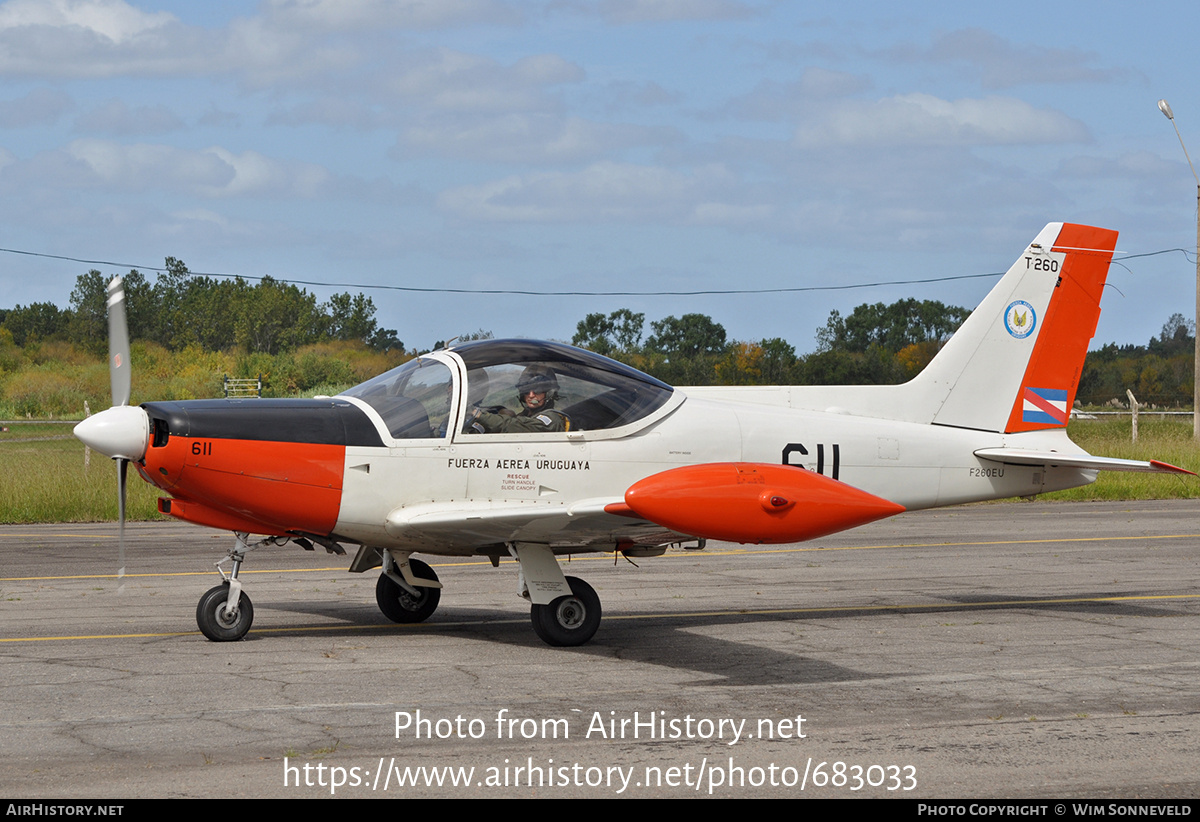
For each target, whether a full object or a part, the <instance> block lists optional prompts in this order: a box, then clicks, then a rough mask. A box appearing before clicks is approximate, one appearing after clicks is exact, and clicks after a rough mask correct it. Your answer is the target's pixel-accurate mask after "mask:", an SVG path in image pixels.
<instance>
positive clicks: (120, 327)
mask: <svg viewBox="0 0 1200 822" xmlns="http://www.w3.org/2000/svg"><path fill="white" fill-rule="evenodd" d="M108 373H109V377H110V378H111V379H112V404H113V405H129V392H130V376H129V328H128V326H127V325H126V324H125V283H124V282H123V281H122V280H121V278H120V277H114V278H113V281H112V282H111V283H109V284H108Z"/></svg>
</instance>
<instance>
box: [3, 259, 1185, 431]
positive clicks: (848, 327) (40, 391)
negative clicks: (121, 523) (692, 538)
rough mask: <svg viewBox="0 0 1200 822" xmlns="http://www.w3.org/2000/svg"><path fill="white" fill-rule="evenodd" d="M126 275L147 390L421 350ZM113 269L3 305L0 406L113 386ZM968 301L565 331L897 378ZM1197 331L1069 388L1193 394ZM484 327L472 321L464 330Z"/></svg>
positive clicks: (315, 315) (1171, 337)
mask: <svg viewBox="0 0 1200 822" xmlns="http://www.w3.org/2000/svg"><path fill="white" fill-rule="evenodd" d="M124 279H125V288H126V294H127V309H128V314H129V328H130V332H131V335H132V336H133V339H134V342H135V350H134V356H135V360H137V361H138V363H139V367H138V371H137V373H138V374H141V375H143V377H145V376H146V374H147V371H148V372H149V376H150V377H153V376H154V375H155V374H157V375H159V378H160V383H159V384H157V385H156V387H155V388H154V389H153V390H152V391H150V392H149V394H147V395H146V396H149V395H153V396H154V397H155V398H156V399H185V398H188V397H189V396H213V395H214V392H215V390H216V388H215V384H214V383H215V380H214V373H215V374H216V375H218V376H217V377H216V379H219V374H220V373H228V374H229V375H230V376H255V375H256V374H259V373H261V374H263V375H264V376H265V377H266V378H267V381H268V384H269V385H270V386H271V388H270V393H272V394H274V395H284V394H288V393H294V392H304V391H311V390H313V389H315V388H318V387H322V386H331V387H333V388H336V387H338V386H341V387H346V386H348V385H350V384H353V383H354V382H358V381H360V380H362V379H366V378H367V377H370V376H372V375H373V374H374V373H379V372H380V371H382V370H385V368H388V367H391V366H393V365H395V364H398V363H399V362H402V361H403V360H404V359H407V358H408V357H410V356H413V355H415V353H416V352H415V351H414V352H406V351H405V349H404V345H403V343H401V342H400V340H399V339H398V337H397V333H396V331H395V330H393V329H386V328H381V327H380V326H379V324H378V322H377V320H376V319H375V305H374V303H373V302H372V301H371V299H370V298H369V297H365V296H363V295H362V294H357V295H351V294H349V293H342V294H335V295H333V296H332V297H331V298H330V299H329V300H328V301H327V302H324V303H318V302H317V300H316V297H315V296H314V295H312V294H310V293H308V292H307V291H306V290H304V289H302V288H298V287H296V286H294V285H290V284H287V283H281V282H279V281H276V280H273V279H271V278H264V279H263V280H262V281H260V282H258V283H257V284H255V285H251V284H249V283H248V282H246V281H245V280H242V279H240V278H235V279H231V280H225V279H218V278H212V277H207V276H196V275H193V274H191V273H190V272H189V271H188V269H187V267H186V266H185V265H184V264H183V263H182V262H180V261H179V260H176V259H174V258H168V259H167V266H166V271H164V272H162V273H160V274H159V275H158V277H157V279H156V281H155V282H154V283H150V282H149V281H148V280H147V279H146V278H145V277H144V276H143V275H142V274H141V273H139V272H137V271H131V272H129V274H128V275H126V276H125V278H124ZM107 281H108V277H107V276H105V275H103V274H101V273H100V272H99V271H94V270H93V271H89V272H87V273H86V274H83V275H81V276H80V277H79V278H78V279H77V281H76V284H75V288H74V290H73V291H72V292H71V296H70V304H69V307H68V308H66V309H59V308H58V307H57V306H55V305H53V304H51V303H33V304H31V305H28V306H20V305H18V306H16V307H14V308H12V309H8V310H4V309H0V409H2V408H4V407H7V408H8V409H10V410H12V411H19V412H21V413H22V414H23V413H36V414H42V413H53V414H64V413H66V414H72V413H75V411H74V409H75V408H76V407H78V406H81V405H82V398H91V399H92V401H93V402H96V401H98V398H100V397H102V396H105V395H106V394H107V391H106V389H105V388H104V386H105V385H106V382H107V374H106V371H105V366H104V363H103V355H104V352H105V350H106V345H107V343H106V340H107V320H106V297H107V295H106V286H107ZM969 313H970V312H969V311H968V309H966V308H963V307H961V306H953V305H945V304H943V303H941V302H938V301H934V300H923V301H921V300H916V299H911V298H910V299H903V300H898V301H896V302H894V303H891V304H884V303H864V304H862V305H859V306H857V307H856V308H855V309H854V310H853V311H852V312H850V313H849V314H848V315H846V316H842V314H841V313H840V312H838V311H832V312H830V315H829V318H828V320H827V321H826V323H825V325H824V326H822V327H821V328H818V329H816V334H815V340H814V343H815V350H814V351H812V352H811V353H808V354H803V355H801V354H797V352H796V349H795V347H794V346H793V345H792V344H791V343H790V342H788V341H787V340H785V339H783V338H780V337H772V338H764V339H761V340H754V341H746V340H732V339H730V338H729V336H728V334H727V333H726V331H725V328H724V327H723V326H722V325H721V324H720V323H719V322H717V321H715V320H714V319H713V318H712V317H710V316H708V315H706V314H684V315H682V316H678V317H676V316H668V317H664V318H663V319H660V320H656V321H652V322H650V323H649V324H647V323H646V317H645V315H644V314H642V313H637V312H634V311H631V310H630V309H628V308H621V309H618V310H616V311H613V312H611V313H609V314H604V313H590V314H588V315H586V316H585V317H584V319H582V320H580V321H579V323H578V324H577V326H576V331H575V335H574V337H573V338H572V342H573V343H574V344H575V345H578V346H581V347H584V348H589V349H591V350H593V351H596V352H597V353H600V354H604V355H606V356H609V357H612V358H614V359H617V360H620V361H622V362H625V363H628V364H630V365H632V366H634V367H635V368H639V369H641V370H643V371H646V372H647V373H649V374H652V375H653V376H656V377H658V378H659V379H662V380H664V381H666V382H668V383H672V384H675V385H779V384H792V385H853V384H891V383H899V382H904V381H906V380H909V379H911V378H912V377H914V376H915V375H916V374H917V373H919V372H920V371H921V369H922V368H924V367H925V365H927V364H928V363H929V361H930V360H931V359H932V358H933V357H934V355H936V354H937V352H938V350H939V349H940V348H941V346H942V345H944V344H945V342H946V340H947V339H949V337H950V336H951V335H952V334H953V333H954V331H955V330H956V329H957V328H958V326H959V325H960V324H961V323H962V321H963V320H964V319H966V317H967V316H968V314H969ZM1194 334H1195V325H1194V323H1192V322H1191V321H1189V320H1186V319H1185V318H1184V317H1182V316H1181V315H1179V314H1176V315H1173V316H1172V317H1171V318H1170V319H1169V320H1168V322H1167V323H1166V324H1165V325H1164V326H1163V329H1162V332H1161V333H1160V334H1159V335H1158V336H1157V337H1155V338H1154V339H1152V340H1150V341H1149V343H1148V344H1147V345H1145V346H1140V345H1124V346H1117V345H1115V344H1109V345H1106V346H1103V347H1102V348H1100V349H1098V350H1095V351H1092V352H1091V353H1090V354H1089V355H1088V358H1087V361H1086V363H1085V366H1084V370H1083V373H1082V375H1081V379H1080V388H1079V392H1078V401H1079V402H1081V403H1083V404H1087V405H1103V404H1110V403H1113V402H1123V401H1124V397H1125V390H1126V389H1127V388H1128V389H1131V390H1132V391H1133V392H1134V394H1135V395H1136V396H1137V398H1138V400H1139V401H1140V402H1143V403H1149V404H1154V405H1159V406H1172V405H1190V400H1191V396H1192V385H1193V379H1194V376H1193V355H1192V352H1193V345H1194V339H1195V337H1194ZM491 336H492V335H491V332H490V331H484V330H482V329H480V331H478V332H476V333H472V334H467V335H464V337H463V339H485V338H488V337H491ZM435 347H438V346H436V345H435ZM71 369H76V370H74V371H72V370H71ZM88 369H91V370H88ZM84 373H86V374H87V376H86V377H84V376H81V374H84ZM136 390H137V389H136V385H135V391H136Z"/></svg>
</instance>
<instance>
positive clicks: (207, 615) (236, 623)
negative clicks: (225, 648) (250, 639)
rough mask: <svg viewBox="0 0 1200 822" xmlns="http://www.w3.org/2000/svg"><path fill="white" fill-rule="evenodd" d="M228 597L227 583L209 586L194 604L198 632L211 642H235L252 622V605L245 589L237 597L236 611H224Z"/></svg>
mask: <svg viewBox="0 0 1200 822" xmlns="http://www.w3.org/2000/svg"><path fill="white" fill-rule="evenodd" d="M228 599H229V583H228V582H225V583H222V584H220V585H218V586H217V587H216V588H210V589H209V590H208V592H207V593H205V595H204V596H202V597H200V603H199V604H198V605H197V606H196V624H197V625H199V626H200V632H201V633H202V634H204V635H205V636H206V637H208V638H209V639H211V640H212V641H213V642H235V641H237V640H239V639H241V638H242V637H244V636H245V635H246V632H247V631H249V630H250V625H251V624H252V623H253V622H254V606H253V605H252V604H251V603H250V597H248V596H246V593H245V591H243V592H242V595H241V596H240V597H239V598H238V606H237V612H236V613H233V614H227V613H225V602H226V601H227V600H228Z"/></svg>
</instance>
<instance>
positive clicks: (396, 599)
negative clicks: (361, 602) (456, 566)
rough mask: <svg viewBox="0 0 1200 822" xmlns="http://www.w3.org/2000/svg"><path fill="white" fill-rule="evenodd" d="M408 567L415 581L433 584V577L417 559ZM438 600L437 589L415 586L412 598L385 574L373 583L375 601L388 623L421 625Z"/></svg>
mask: <svg viewBox="0 0 1200 822" xmlns="http://www.w3.org/2000/svg"><path fill="white" fill-rule="evenodd" d="M408 567H409V568H410V569H411V570H412V574H413V576H414V577H416V578H417V579H429V580H433V581H434V582H437V574H435V573H434V572H433V569H432V568H430V567H429V566H428V565H426V564H425V563H424V562H421V560H419V559H410V560H409V561H408ZM441 599H442V589H441V588H425V587H418V588H417V595H416V596H413V595H412V594H410V593H409V592H408V591H405V590H404V589H403V588H401V587H400V586H399V585H397V584H396V583H394V582H392V580H391V579H390V578H389V577H388V576H387V574H380V575H379V582H377V583H375V601H376V602H377V603H379V610H381V611H383V615H384V616H385V617H387V618H388V619H390V620H391V621H392V622H424V621H425V620H427V619H429V618H430V617H431V616H433V612H434V611H436V610H437V607H438V602H440V601H441Z"/></svg>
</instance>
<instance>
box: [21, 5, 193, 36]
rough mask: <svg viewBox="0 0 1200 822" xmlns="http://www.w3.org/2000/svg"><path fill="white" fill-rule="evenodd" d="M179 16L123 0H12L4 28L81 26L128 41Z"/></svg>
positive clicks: (66, 27)
mask: <svg viewBox="0 0 1200 822" xmlns="http://www.w3.org/2000/svg"><path fill="white" fill-rule="evenodd" d="M175 19H176V18H175V17H174V16H173V15H171V14H168V13H167V12H165V11H160V12H154V13H146V12H144V11H142V10H140V9H136V8H134V7H133V6H130V5H129V4H128V3H125V2H123V0H8V2H6V3H4V4H3V5H0V31H6V30H11V29H25V28H32V27H46V28H55V29H64V30H70V29H78V30H82V31H86V32H90V33H92V34H95V35H98V36H99V37H103V38H104V39H106V40H108V41H110V42H112V43H127V42H129V41H131V40H134V39H136V38H137V37H139V36H140V35H143V34H146V33H147V32H151V31H154V30H156V29H159V28H161V27H163V26H165V25H167V24H169V23H172V22H174V21H175Z"/></svg>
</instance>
